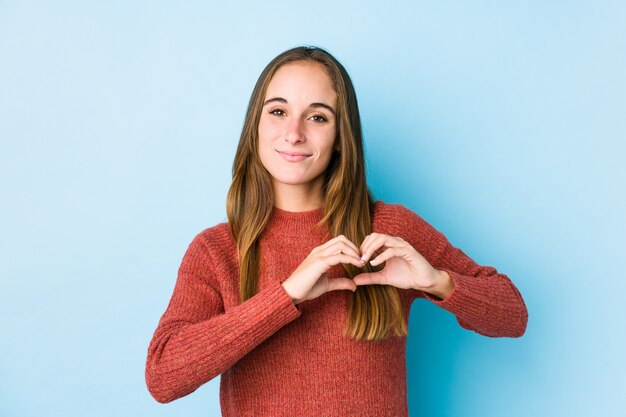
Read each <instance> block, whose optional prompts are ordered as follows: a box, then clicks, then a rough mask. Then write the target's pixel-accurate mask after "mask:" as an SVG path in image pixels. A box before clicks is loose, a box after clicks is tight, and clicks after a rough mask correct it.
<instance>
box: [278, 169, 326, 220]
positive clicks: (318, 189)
mask: <svg viewBox="0 0 626 417" xmlns="http://www.w3.org/2000/svg"><path fill="white" fill-rule="evenodd" d="M322 181H323V178H322V177H321V176H320V177H318V179H317V180H313V181H311V182H309V183H308V184H297V185H292V184H283V183H274V207H278V208H279V209H281V210H285V211H291V212H301V211H308V210H314V209H318V208H320V207H322V205H323V203H324V199H323V196H322Z"/></svg>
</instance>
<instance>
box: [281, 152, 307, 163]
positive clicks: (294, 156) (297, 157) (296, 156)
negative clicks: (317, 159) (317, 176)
mask: <svg viewBox="0 0 626 417" xmlns="http://www.w3.org/2000/svg"><path fill="white" fill-rule="evenodd" d="M276 152H278V154H279V155H280V156H281V157H282V158H283V159H284V160H285V161H289V162H300V161H303V160H305V159H306V158H308V157H310V156H311V154H307V153H303V152H282V151H278V150H277V151H276Z"/></svg>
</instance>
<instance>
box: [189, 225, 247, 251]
mask: <svg viewBox="0 0 626 417" xmlns="http://www.w3.org/2000/svg"><path fill="white" fill-rule="evenodd" d="M187 251H188V252H192V253H203V254H204V255H206V256H208V257H210V258H212V259H214V260H217V259H224V258H230V257H233V256H234V257H236V256H237V247H236V243H235V240H234V238H233V235H232V234H231V232H230V228H229V226H228V223H227V222H223V223H218V224H216V225H214V226H211V227H207V228H205V229H203V230H201V231H200V232H199V233H197V234H196V235H195V236H194V237H193V239H192V240H191V243H189V247H188V249H187Z"/></svg>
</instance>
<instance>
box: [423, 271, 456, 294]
mask: <svg viewBox="0 0 626 417" xmlns="http://www.w3.org/2000/svg"><path fill="white" fill-rule="evenodd" d="M435 273H436V277H437V278H436V279H435V284H434V285H433V286H432V287H430V288H427V289H424V290H423V291H426V292H427V293H429V294H432V295H434V296H435V297H438V298H440V299H442V300H445V299H446V298H448V296H449V295H450V294H452V291H453V290H454V280H453V279H452V277H451V276H450V274H449V273H448V272H447V271H444V270H442V269H436V270H435Z"/></svg>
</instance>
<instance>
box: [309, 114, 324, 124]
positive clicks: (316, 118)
mask: <svg viewBox="0 0 626 417" xmlns="http://www.w3.org/2000/svg"><path fill="white" fill-rule="evenodd" d="M311 118H312V119H313V121H314V122H315V123H324V122H327V121H328V119H327V118H326V116H324V115H322V114H316V115H314V116H311Z"/></svg>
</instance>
